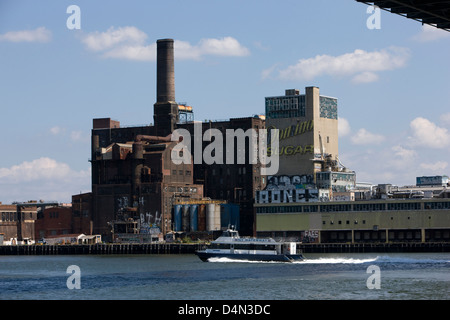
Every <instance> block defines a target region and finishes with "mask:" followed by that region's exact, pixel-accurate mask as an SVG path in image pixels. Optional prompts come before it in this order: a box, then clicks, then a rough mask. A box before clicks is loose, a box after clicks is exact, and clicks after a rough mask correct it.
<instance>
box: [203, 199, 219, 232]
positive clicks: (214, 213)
mask: <svg viewBox="0 0 450 320" xmlns="http://www.w3.org/2000/svg"><path fill="white" fill-rule="evenodd" d="M206 230H207V231H214V230H220V205H217V204H214V203H208V204H207V205H206Z"/></svg>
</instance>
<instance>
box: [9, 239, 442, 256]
mask: <svg viewBox="0 0 450 320" xmlns="http://www.w3.org/2000/svg"><path fill="white" fill-rule="evenodd" d="M204 246H205V245H204V244H200V243H196V244H187V243H140V244H136V243H128V244H124V243H123V244H79V245H77V244H66V245H2V246H0V255H78V254H82V255H88V254H93V255H109V254H193V253H195V251H196V250H201V249H203V248H204ZM297 250H300V251H301V252H303V253H306V254H307V253H373V252H391V253H392V252H398V253H400V252H450V242H427V243H415V242H399V243H354V244H347V243H328V244H327V243H321V244H314V243H311V244H309V243H298V244H297Z"/></svg>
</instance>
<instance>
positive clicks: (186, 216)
mask: <svg viewBox="0 0 450 320" xmlns="http://www.w3.org/2000/svg"><path fill="white" fill-rule="evenodd" d="M189 213H190V212H189V205H188V204H185V205H183V218H182V220H183V221H182V230H183V231H185V232H189V230H190V221H189V220H190V219H189Z"/></svg>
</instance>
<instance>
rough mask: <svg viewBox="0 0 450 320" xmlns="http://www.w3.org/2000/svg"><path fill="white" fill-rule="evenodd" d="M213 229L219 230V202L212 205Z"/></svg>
mask: <svg viewBox="0 0 450 320" xmlns="http://www.w3.org/2000/svg"><path fill="white" fill-rule="evenodd" d="M214 228H215V229H214V230H220V204H215V205H214Z"/></svg>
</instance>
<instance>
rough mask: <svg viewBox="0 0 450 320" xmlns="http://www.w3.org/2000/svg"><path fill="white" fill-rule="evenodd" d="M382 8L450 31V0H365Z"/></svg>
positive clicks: (358, 0)
mask: <svg viewBox="0 0 450 320" xmlns="http://www.w3.org/2000/svg"><path fill="white" fill-rule="evenodd" d="M356 1H357V2H362V3H365V4H367V5H375V6H377V7H379V8H380V9H383V10H386V11H390V12H392V13H395V14H399V15H402V16H404V17H407V18H409V19H414V20H416V21H419V22H421V23H422V24H428V25H432V26H434V27H436V28H439V29H442V30H446V31H450V1H448V0H391V1H383V0H380V1H363V0H356Z"/></svg>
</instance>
